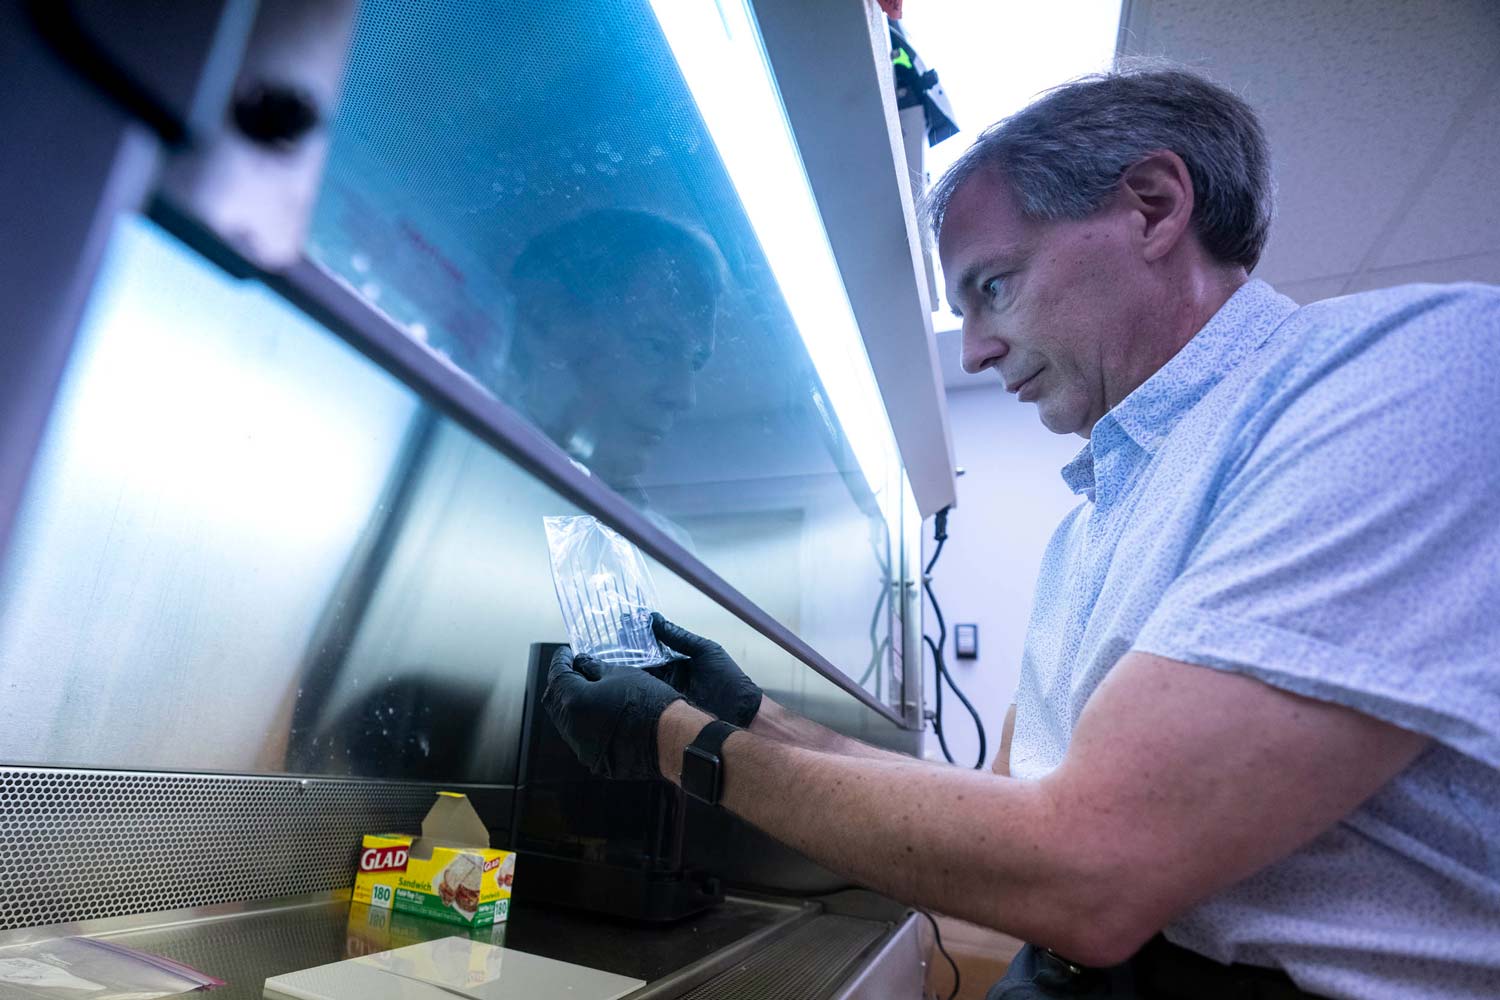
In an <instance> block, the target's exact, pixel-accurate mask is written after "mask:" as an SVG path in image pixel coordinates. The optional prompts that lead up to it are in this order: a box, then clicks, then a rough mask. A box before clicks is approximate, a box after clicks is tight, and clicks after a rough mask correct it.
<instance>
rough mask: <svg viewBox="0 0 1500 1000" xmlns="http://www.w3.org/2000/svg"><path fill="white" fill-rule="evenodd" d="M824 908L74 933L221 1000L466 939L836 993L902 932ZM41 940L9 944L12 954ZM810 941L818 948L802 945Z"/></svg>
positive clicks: (544, 911)
mask: <svg viewBox="0 0 1500 1000" xmlns="http://www.w3.org/2000/svg"><path fill="white" fill-rule="evenodd" d="M834 909H845V910H846V912H842V913H830V912H828V908H827V907H825V906H824V905H822V904H819V903H812V902H802V901H795V900H794V901H783V900H776V899H768V898H750V897H742V896H731V897H729V898H728V899H726V900H725V902H724V903H723V904H722V905H720V906H718V907H716V908H714V909H712V910H709V911H707V912H705V913H701V914H698V915H696V916H693V917H689V918H686V919H684V920H681V921H678V922H676V923H673V924H668V925H663V926H651V925H643V924H635V923H629V922H625V921H620V920H615V919H611V918H604V917H594V916H591V915H588V914H584V913H579V912H576V911H570V910H563V909H555V908H551V907H543V906H539V905H527V906H517V907H516V908H514V909H513V910H512V911H511V914H510V920H509V921H508V922H507V923H505V924H497V925H496V926H495V927H493V928H485V929H483V930H476V931H472V932H466V931H465V929H464V928H463V927H461V926H458V925H454V924H444V923H439V922H436V921H430V920H423V919H420V918H417V917H413V916H410V915H407V914H400V913H391V912H390V911H388V910H376V909H371V908H370V907H367V906H362V905H358V904H350V903H349V902H348V901H347V899H344V898H329V897H328V896H321V897H317V898H309V899H305V900H292V901H279V902H278V903H275V904H242V905H237V906H226V907H215V908H212V909H211V910H206V911H198V912H183V913H176V914H161V915H147V916H141V917H130V918H120V919H116V920H109V921H99V922H95V923H92V924H89V925H83V926H80V927H78V928H76V929H58V930H60V931H61V932H63V933H75V932H76V933H88V934H91V935H101V936H106V937H108V939H109V940H111V941H115V942H118V943H120V944H124V945H128V946H130V947H132V948H139V949H141V950H143V951H147V952H151V953H154V954H158V955H165V956H167V957H169V958H173V959H176V960H177V961H179V962H184V963H186V964H188V965H190V966H192V967H194V968H196V969H199V970H201V971H203V972H206V973H209V974H210V975H213V976H217V977H219V978H220V979H223V980H225V981H226V982H227V984H228V985H226V986H225V987H223V988H221V989H218V990H215V991H214V993H213V994H212V995H213V997H214V1000H259V998H260V997H261V996H262V990H263V986H264V983H265V980H266V979H267V978H268V977H270V976H277V975H281V974H283V973H287V972H292V971H296V970H299V969H307V968H311V967H313V966H319V965H326V964H328V963H331V962H337V961H341V960H343V959H346V958H354V957H358V956H361V955H368V954H371V953H374V952H378V951H385V950H388V949H391V948H399V947H403V946H405V945H410V944H415V943H418V942H422V941H431V940H436V939H438V938H444V937H450V936H453V935H460V936H466V937H470V938H473V939H474V940H478V941H484V942H487V943H491V944H498V945H503V946H505V947H507V948H514V949H517V950H519V951H525V952H529V953H531V954H534V955H541V956H544V957H547V958H553V959H557V960H559V961H564V962H572V963H576V964H579V965H584V966H588V967H590V968H595V969H602V970H605V971H607V972H613V973H617V974H619V975H623V976H629V977H631V978H635V979H642V980H645V981H646V983H647V986H645V987H644V988H642V989H641V990H640V991H638V992H637V993H634V994H632V997H639V998H642V1000H645V998H647V997H653V998H654V997H663V998H664V997H675V996H684V995H689V994H692V993H694V992H696V991H695V987H696V986H698V984H700V983H704V982H706V981H708V980H709V979H712V978H713V977H714V976H717V975H720V974H721V973H723V972H724V970H726V969H730V968H731V967H736V966H743V965H744V964H745V962H746V961H747V960H749V959H752V958H757V957H759V958H764V957H765V956H767V955H769V954H773V953H775V952H778V951H783V952H788V953H789V955H792V956H795V955H798V954H805V953H807V952H808V951H809V950H810V949H811V950H815V951H816V952H818V953H819V955H820V963H819V964H822V965H826V966H827V968H826V970H825V971H824V972H822V973H821V974H820V976H819V981H820V982H821V983H822V984H823V987H821V988H820V989H819V991H818V992H817V993H815V994H809V995H810V996H812V995H826V990H830V989H832V987H834V986H836V985H837V984H838V983H840V982H842V981H843V980H844V979H845V978H847V976H848V975H849V974H850V972H851V971H852V970H853V969H855V968H856V967H857V965H858V963H859V960H860V959H862V958H863V957H865V956H867V955H868V954H870V953H871V952H872V951H873V950H874V949H875V948H876V947H877V946H878V945H879V944H880V943H881V942H882V941H883V940H885V939H886V938H887V937H888V935H889V933H890V931H891V929H892V923H891V922H889V921H888V920H885V919H880V918H881V917H882V916H884V913H883V912H882V911H883V907H882V906H881V905H880V904H876V905H874V906H873V907H872V906H870V905H861V906H857V907H856V908H855V909H856V911H863V912H861V913H859V915H853V914H850V913H849V912H847V908H841V907H837V906H835V907H834ZM35 936H37V932H35V931H33V932H24V931H23V932H16V933H13V934H7V935H3V936H0V947H3V946H5V945H7V944H12V943H17V942H19V941H21V940H25V939H27V938H34V937H35ZM802 939H808V940H802Z"/></svg>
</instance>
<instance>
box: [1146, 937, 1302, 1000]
mask: <svg viewBox="0 0 1500 1000" xmlns="http://www.w3.org/2000/svg"><path fill="white" fill-rule="evenodd" d="M1130 963H1131V965H1132V966H1133V967H1134V970H1135V988H1136V991H1137V993H1138V994H1139V995H1140V997H1141V998H1142V1000H1201V998H1204V997H1213V998H1214V1000H1308V998H1314V1000H1316V995H1315V994H1312V993H1308V992H1307V991H1306V990H1302V989H1299V988H1298V987H1297V984H1296V983H1294V982H1292V977H1291V976H1288V975H1287V974H1286V973H1285V972H1282V971H1281V970H1280V969H1268V968H1265V967H1264V966H1260V965H1238V964H1236V965H1225V964H1223V963H1222V962H1215V961H1214V960H1213V959H1211V958H1208V957H1206V956H1203V955H1200V954H1198V953H1197V952H1196V951H1189V950H1188V949H1187V948H1182V947H1179V946H1178V945H1175V944H1173V943H1172V942H1170V941H1168V940H1167V939H1166V938H1165V937H1163V936H1162V935H1160V934H1158V935H1156V937H1154V938H1152V939H1151V940H1150V941H1148V942H1146V945H1145V947H1143V948H1142V949H1141V950H1140V951H1138V952H1136V954H1135V957H1134V958H1132V959H1131V960H1130Z"/></svg>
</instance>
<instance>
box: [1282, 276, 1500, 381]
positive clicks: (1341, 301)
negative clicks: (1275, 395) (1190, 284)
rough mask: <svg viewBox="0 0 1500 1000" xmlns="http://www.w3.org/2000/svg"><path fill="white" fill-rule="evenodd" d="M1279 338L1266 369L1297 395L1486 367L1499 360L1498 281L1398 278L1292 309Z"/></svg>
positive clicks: (1499, 304) (1499, 303) (1499, 298)
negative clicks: (1423, 281) (1421, 282)
mask: <svg viewBox="0 0 1500 1000" xmlns="http://www.w3.org/2000/svg"><path fill="white" fill-rule="evenodd" d="M1274 342H1275V345H1276V346H1275V347H1273V348H1272V349H1271V350H1270V351H1268V352H1267V354H1268V357H1266V359H1265V364H1264V366H1263V368H1262V373H1263V375H1264V377H1265V378H1267V379H1269V381H1270V382H1271V383H1273V384H1274V388H1275V389H1278V390H1285V391H1291V392H1293V393H1296V394H1298V395H1300V394H1301V393H1303V392H1307V391H1310V390H1311V391H1314V392H1315V394H1316V393H1317V392H1321V391H1331V392H1338V391H1339V390H1340V388H1342V389H1344V390H1352V391H1355V392H1359V391H1361V390H1360V385H1361V384H1362V383H1364V382H1367V381H1369V382H1385V381H1386V380H1388V379H1397V380H1400V379H1405V378H1409V377H1411V376H1412V375H1413V374H1416V373H1418V372H1421V373H1426V374H1429V375H1430V374H1433V373H1436V372H1440V371H1444V370H1447V371H1455V370H1457V369H1460V368H1463V367H1464V366H1471V367H1472V366H1473V365H1474V364H1475V363H1476V362H1481V367H1485V368H1488V367H1490V366H1491V365H1492V364H1493V363H1494V362H1495V361H1496V360H1497V359H1500V286H1495V285H1482V284H1473V283H1468V284H1451V285H1400V286H1396V287H1392V288H1381V289H1377V290H1374V291H1368V292H1360V293H1357V294H1354V295H1344V296H1340V297H1338V298H1332V299H1323V300H1322V301H1319V302H1312V303H1309V304H1307V305H1305V306H1302V307H1300V308H1299V309H1297V311H1296V312H1294V313H1292V314H1291V315H1290V316H1288V317H1287V319H1286V321H1285V322H1284V323H1283V324H1282V325H1281V327H1280V328H1279V329H1278V331H1277V335H1276V336H1275V338H1274ZM1462 381H1464V379H1462V378H1459V379H1457V381H1456V382H1455V386H1456V385H1457V383H1458V382H1462ZM1261 388H1262V389H1265V388H1267V386H1266V385H1265V384H1264V383H1262V386H1261Z"/></svg>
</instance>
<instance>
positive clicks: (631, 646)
mask: <svg viewBox="0 0 1500 1000" xmlns="http://www.w3.org/2000/svg"><path fill="white" fill-rule="evenodd" d="M542 521H543V523H544V525H545V526H546V529H547V548H548V549H549V550H550V551H551V553H552V585H553V586H554V587H555V588H556V589H557V604H558V607H559V608H561V609H562V616H563V624H564V625H565V626H567V629H568V644H569V645H570V646H572V647H573V652H574V653H575V654H579V655H581V654H588V655H589V656H593V657H595V658H596V659H599V660H602V661H603V662H605V663H614V664H621V665H624V666H630V667H652V666H656V665H657V664H659V663H665V662H666V661H667V660H669V659H672V657H671V656H670V654H668V653H667V651H666V650H664V649H663V648H662V647H661V645H660V644H658V643H657V641H656V636H655V635H654V634H653V633H652V631H651V610H652V609H653V608H655V607H656V586H655V584H653V583H652V582H651V571H650V569H649V568H648V567H647V566H646V560H645V557H643V556H642V555H641V553H640V550H638V549H637V548H636V547H635V546H634V545H631V544H630V542H629V541H627V540H626V539H625V538H624V537H623V536H622V535H620V534H619V533H618V532H616V531H613V530H611V529H610V528H607V527H605V526H604V525H603V524H601V523H599V520H598V518H594V517H590V516H588V515H587V514H579V515H574V516H569V517H544V518H542Z"/></svg>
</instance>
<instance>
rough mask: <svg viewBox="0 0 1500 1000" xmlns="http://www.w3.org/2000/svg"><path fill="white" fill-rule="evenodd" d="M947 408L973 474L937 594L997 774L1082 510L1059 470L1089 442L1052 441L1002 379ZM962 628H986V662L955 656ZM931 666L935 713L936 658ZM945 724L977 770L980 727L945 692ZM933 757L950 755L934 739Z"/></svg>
mask: <svg viewBox="0 0 1500 1000" xmlns="http://www.w3.org/2000/svg"><path fill="white" fill-rule="evenodd" d="M948 408H949V410H948V412H949V416H950V419H951V420H952V426H953V446H954V451H955V454H956V457H957V460H958V465H959V467H960V468H962V469H964V470H965V472H964V475H963V476H962V477H961V478H960V479H959V480H958V506H957V507H955V508H954V509H953V512H952V513H951V514H949V516H948V544H947V545H946V546H945V547H944V548H943V555H942V558H940V559H939V560H938V564H937V566H936V567H934V569H933V574H932V575H933V584H932V587H933V591H934V592H935V593H936V594H937V599H938V601H939V603H940V604H941V605H942V608H943V616H944V618H946V619H947V621H948V647H947V650H948V651H947V656H946V660H947V663H948V669H949V672H950V673H952V674H953V677H954V679H955V680H956V681H957V682H958V684H959V686H960V687H961V688H963V690H964V693H965V694H966V695H968V696H969V700H970V701H972V702H973V703H974V706H975V707H976V708H977V709H978V710H979V712H980V714H981V715H982V716H983V717H984V723H985V729H986V730H987V732H988V736H989V746H988V752H987V760H986V765H988V763H989V761H990V760H993V759H994V755H995V751H996V749H997V748H998V747H999V743H1000V727H1001V723H1002V722H1003V721H1004V719H1005V710H1006V708H1007V706H1009V705H1010V702H1011V698H1012V695H1013V694H1014V692H1015V689H1016V679H1017V677H1018V676H1019V672H1020V666H1021V647H1022V640H1023V639H1024V637H1025V634H1026V622H1027V620H1028V618H1029V617H1030V614H1031V598H1032V590H1033V587H1034V585H1035V583H1036V572H1037V567H1038V566H1039V565H1040V564H1041V560H1042V552H1043V550H1044V549H1045V548H1046V546H1047V541H1048V539H1050V538H1051V536H1052V530H1053V529H1054V528H1055V527H1057V524H1058V522H1059V521H1060V520H1062V517H1063V515H1064V514H1066V513H1067V512H1068V511H1069V510H1071V509H1072V508H1073V507H1074V506H1075V505H1076V503H1077V502H1078V498H1076V497H1074V496H1073V494H1072V493H1070V492H1069V491H1068V488H1067V486H1065V485H1064V484H1063V481H1062V477H1061V476H1060V475H1059V470H1060V469H1061V468H1062V466H1063V465H1064V464H1065V463H1066V462H1067V461H1068V460H1069V459H1071V458H1072V457H1073V456H1074V455H1076V454H1077V453H1078V450H1079V449H1080V448H1081V447H1083V443H1084V442H1083V439H1082V438H1079V437H1074V436H1071V435H1069V436H1066V437H1060V436H1058V435H1056V434H1052V433H1051V432H1049V431H1048V430H1047V429H1046V428H1044V427H1043V426H1042V424H1041V421H1039V420H1038V419H1037V414H1036V407H1035V406H1034V405H1032V404H1030V403H1019V402H1017V401H1016V400H1015V399H1014V398H1013V397H1011V396H1008V395H1006V393H1005V390H1004V389H1003V388H1002V387H1001V385H1000V382H999V380H998V379H994V380H993V382H992V384H989V385H985V386H980V387H977V388H971V389H959V390H953V389H950V390H949V392H948ZM926 531H927V541H926V542H924V544H923V553H924V555H923V559H924V561H925V560H926V559H930V558H931V556H932V541H931V532H932V522H931V521H928V523H927V526H926ZM925 622H926V625H927V630H928V633H929V634H931V635H933V636H934V638H935V637H936V630H937V621H936V619H935V618H934V617H933V616H932V614H931V611H930V610H929V611H928V613H927V617H926V619H925ZM955 622H973V623H975V624H977V625H978V626H979V658H978V659H975V660H960V659H957V658H956V657H955V656H954V655H953V624H954V623H955ZM926 663H927V671H928V674H927V681H926V685H925V691H926V693H927V700H928V703H929V705H930V704H931V702H932V693H933V678H932V666H931V656H930V655H929V656H928V658H927V661H926ZM943 718H944V722H945V726H944V729H945V735H946V736H947V738H948V748H949V749H950V750H951V751H952V752H953V756H954V758H955V759H956V760H957V761H959V762H961V763H969V764H972V763H973V761H974V759H975V755H976V753H977V751H978V746H979V744H978V740H977V738H976V736H975V732H974V724H973V721H972V720H971V719H970V718H969V715H968V713H967V712H965V711H964V707H963V705H961V704H959V702H958V700H957V699H956V698H953V697H952V696H951V692H948V691H946V690H945V691H944V698H943ZM926 753H927V756H928V757H932V758H939V757H940V756H941V751H940V750H939V749H938V742H937V740H936V738H934V737H933V736H932V735H931V734H930V733H929V734H928V736H927V742H926Z"/></svg>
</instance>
